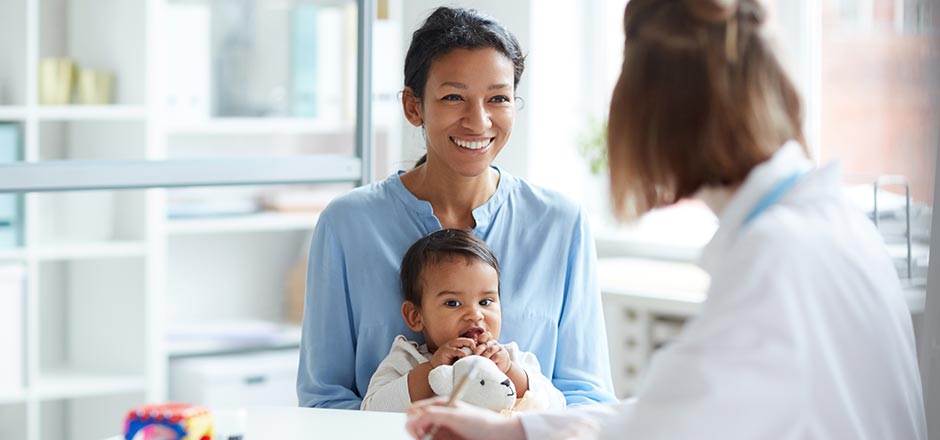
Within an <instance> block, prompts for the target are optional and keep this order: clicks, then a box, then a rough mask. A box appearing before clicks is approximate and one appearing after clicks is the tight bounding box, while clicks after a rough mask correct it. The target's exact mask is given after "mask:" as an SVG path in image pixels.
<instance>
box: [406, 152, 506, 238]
mask: <svg viewBox="0 0 940 440" xmlns="http://www.w3.org/2000/svg"><path fill="white" fill-rule="evenodd" d="M401 181H402V184H404V185H405V188H407V189H408V191H410V192H411V193H412V194H414V195H415V197H417V198H418V199H420V200H425V201H427V202H428V203H430V204H431V207H432V208H433V209H434V215H435V216H437V218H438V220H440V222H441V226H442V227H444V228H461V229H466V228H473V227H475V226H476V221H475V220H474V219H473V210H474V208H476V207H478V206H480V205H482V204H484V203H486V201H487V200H489V199H490V197H492V196H493V193H495V192H496V187H497V185H498V184H499V173H497V172H496V171H495V170H493V169H492V168H487V170H486V172H484V173H483V174H480V175H479V176H472V177H464V176H459V175H456V174H455V173H453V172H450V171H447V170H440V169H437V168H435V167H434V166H429V164H428V163H425V164H423V165H421V166H419V167H417V168H415V169H413V170H411V171H408V172H406V173H405V174H403V175H402V176H401Z"/></svg>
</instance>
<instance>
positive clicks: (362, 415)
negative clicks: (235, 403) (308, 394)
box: [245, 407, 411, 440]
mask: <svg viewBox="0 0 940 440" xmlns="http://www.w3.org/2000/svg"><path fill="white" fill-rule="evenodd" d="M246 428H247V432H246V433H245V440H254V439H272V440H274V439H294V438H306V439H391V440H394V439H402V440H405V439H409V440H410V439H411V436H410V435H408V432H407V431H405V414H403V413H383V412H371V411H350V410H340V409H315V408H291V407H284V408H278V407H267V408H250V409H248V423H247V426H246Z"/></svg>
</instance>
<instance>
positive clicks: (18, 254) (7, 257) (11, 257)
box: [0, 248, 26, 264]
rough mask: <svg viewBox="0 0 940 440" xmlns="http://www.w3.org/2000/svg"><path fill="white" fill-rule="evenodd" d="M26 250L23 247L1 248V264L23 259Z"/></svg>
mask: <svg viewBox="0 0 940 440" xmlns="http://www.w3.org/2000/svg"><path fill="white" fill-rule="evenodd" d="M25 259H26V251H25V250H23V248H12V249H0V264H2V263H4V262H10V261H23V260H25Z"/></svg>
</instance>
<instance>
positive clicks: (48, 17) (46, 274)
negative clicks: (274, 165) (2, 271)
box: [0, 0, 400, 440]
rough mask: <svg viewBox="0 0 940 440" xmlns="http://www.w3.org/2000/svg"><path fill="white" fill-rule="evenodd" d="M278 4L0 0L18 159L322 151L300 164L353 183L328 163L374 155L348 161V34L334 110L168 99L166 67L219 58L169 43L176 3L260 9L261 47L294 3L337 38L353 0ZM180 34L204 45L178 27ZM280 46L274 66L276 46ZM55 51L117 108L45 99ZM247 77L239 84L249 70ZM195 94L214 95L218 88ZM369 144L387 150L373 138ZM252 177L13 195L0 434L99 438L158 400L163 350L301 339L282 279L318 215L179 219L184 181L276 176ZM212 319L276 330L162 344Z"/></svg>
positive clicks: (5, 81) (386, 135) (387, 126)
mask: <svg viewBox="0 0 940 440" xmlns="http://www.w3.org/2000/svg"><path fill="white" fill-rule="evenodd" d="M223 3H224V4H223ZM276 3H277V4H276V5H273V6H272V5H271V4H269V3H268V2H250V1H249V2H222V3H220V2H213V1H211V0H4V1H3V2H0V123H9V122H12V123H15V124H17V126H18V128H19V134H20V138H21V148H22V150H21V151H20V152H19V154H18V157H19V159H20V160H22V161H23V162H27V163H48V164H50V165H51V164H56V163H66V162H68V161H86V160H88V161H109V160H122V161H164V160H174V159H190V158H199V159H205V158H208V159H213V158H218V159H229V158H242V157H262V158H263V157H298V158H300V156H303V159H304V160H305V161H309V160H311V159H316V158H322V160H319V161H318V162H317V163H307V162H302V163H304V167H305V168H304V169H305V170H306V169H310V170H311V173H313V175H312V176H311V177H317V176H318V175H319V174H316V173H320V174H324V173H326V174H325V177H323V178H322V179H321V180H323V181H325V182H332V181H334V180H338V181H342V182H345V185H346V186H345V187H343V188H341V189H340V190H342V191H345V190H347V189H349V188H352V187H353V186H354V185H355V184H356V183H357V181H354V180H352V178H351V177H350V178H345V177H343V178H337V177H329V176H336V175H349V173H348V172H346V171H337V170H339V169H342V170H346V169H347V168H349V167H351V166H358V163H359V162H367V160H363V159H369V158H361V157H357V155H358V154H359V151H358V150H357V148H356V138H357V132H359V127H357V125H356V123H357V112H356V109H355V105H356V102H355V99H353V98H354V97H355V96H354V95H355V93H356V69H357V59H356V56H355V51H356V45H355V44H350V43H349V42H348V41H347V42H346V43H345V44H337V41H332V40H331V41H330V45H331V46H332V47H338V48H339V49H335V50H334V53H332V54H331V56H334V57H340V58H341V59H340V58H337V59H336V60H337V61H342V62H336V63H326V64H324V65H325V66H335V69H336V70H335V71H333V72H330V73H328V74H326V75H325V77H324V78H323V79H324V80H328V81H339V82H341V83H342V85H341V87H339V86H337V87H336V88H337V89H339V88H341V89H342V93H344V95H343V94H341V95H331V96H330V97H329V98H330V99H333V100H337V99H338V101H335V104H336V105H337V108H339V109H341V110H338V111H336V112H332V113H331V114H327V115H323V114H321V117H313V116H309V115H308V116H305V117H298V116H296V115H291V114H289V113H291V112H293V111H294V110H290V109H288V107H284V106H283V105H282V106H281V107H278V105H280V104H278V101H277V100H274V101H271V102H272V103H273V104H271V105H268V104H270V103H268V104H265V105H267V106H268V107H270V108H269V110H270V111H266V112H260V113H257V114H255V113H252V111H247V112H246V114H241V115H239V114H232V113H231V112H229V113H225V115H224V116H223V115H222V113H224V112H220V111H219V110H218V108H217V106H218V105H219V104H218V103H217V102H212V103H211V105H208V106H207V107H206V108H208V109H209V112H208V114H202V115H198V114H190V113H187V112H186V111H181V110H179V109H176V108H172V107H171V106H170V104H169V96H170V94H171V90H172V89H173V87H177V86H180V83H178V82H175V81H176V80H175V79H174V78H178V77H175V76H174V75H176V73H174V72H177V73H178V72H180V71H181V72H183V74H184V75H188V74H189V73H191V72H192V69H199V68H197V67H195V66H194V64H198V63H203V66H202V67H201V69H203V73H206V72H208V74H210V75H211V74H212V73H211V72H212V69H209V68H208V67H206V66H211V63H214V62H216V61H217V60H218V57H217V56H215V54H212V55H213V56H212V57H209V55H210V54H209V53H208V52H205V53H202V55H201V56H203V58H199V57H196V58H193V57H189V58H186V57H179V56H177V55H179V54H178V53H177V52H174V48H173V42H174V41H176V40H174V39H175V38H176V35H175V33H176V32H178V30H179V29H180V25H181V24H182V23H177V22H174V21H173V20H178V19H181V18H180V17H181V16H180V15H178V14H176V13H175V12H174V11H173V9H174V8H175V7H176V6H193V5H196V6H198V7H201V8H203V9H202V10H203V11H210V13H211V11H212V8H213V7H215V8H218V7H222V8H232V7H238V6H237V5H242V6H244V5H255V6H254V7H258V8H269V9H266V10H264V11H260V12H257V13H258V17H256V18H257V20H253V21H252V20H249V21H250V22H252V23H256V24H257V26H259V27H258V28H257V29H255V31H257V32H261V33H262V35H265V36H266V37H272V40H270V41H260V40H259V42H258V44H259V45H262V46H263V45H268V46H266V47H260V46H259V50H262V51H263V52H264V53H268V52H271V53H280V52H278V50H277V47H276V46H277V45H286V44H287V43H288V42H287V41H284V40H277V38H286V37H289V38H297V36H291V35H289V34H287V33H285V32H282V31H283V29H281V27H279V26H278V25H277V23H280V21H278V20H281V21H283V20H284V19H285V17H286V16H284V15H283V14H285V13H286V12H285V11H288V10H289V9H290V7H291V5H292V4H303V5H308V6H309V5H311V4H316V5H318V7H320V8H322V9H323V10H327V9H329V10H330V12H329V14H332V15H330V17H331V18H340V19H342V20H341V21H342V26H345V27H341V28H337V29H334V30H333V31H338V32H341V34H338V35H339V36H340V38H344V39H348V37H349V36H350V33H351V35H353V36H355V35H356V32H355V26H357V24H356V20H355V12H356V8H355V6H356V5H357V1H356V0H313V1H308V0H289V1H287V2H276ZM392 3H393V6H392V9H395V8H396V7H400V6H395V5H396V4H398V2H397V0H392ZM199 5H201V6H199ZM220 5H221V6H220ZM233 5H235V6H233ZM331 8H332V9H331ZM177 12H178V11H177ZM232 12H233V11H232V10H231V9H228V10H227V12H226V13H232ZM279 14H280V15H279ZM190 24H191V23H190ZM215 24H216V23H215V22H213V28H212V29H213V30H214V29H216V28H215ZM272 26H273V27H272ZM350 26H352V27H350ZM388 26H389V25H388V23H386V24H385V27H386V28H388V29H387V30H386V32H387V33H388V34H389V35H394V36H396V37H397V36H398V34H399V32H397V30H396V28H394V27H391V28H389V27H388ZM206 37H207V38H208V40H207V41H205V42H204V43H205V46H206V47H207V48H211V47H212V44H216V43H218V41H219V40H218V39H219V38H221V36H219V35H214V34H211V33H207V34H206ZM341 41H342V40H341ZM183 43H184V44H198V43H197V42H196V40H195V39H193V38H189V37H187V38H184V39H183ZM272 44H273V45H275V47H274V50H272V46H271V45H272ZM394 44H397V42H395V43H394ZM394 44H393V46H392V47H394V48H395V50H398V49H397V46H394ZM207 50H208V49H207ZM348 51H352V53H351V54H350V53H349V52H348ZM197 53H198V52H197ZM279 56H282V58H281V59H280V61H279V62H283V61H284V58H283V56H284V54H283V53H280V55H279ZM50 57H52V58H68V59H70V60H72V61H73V62H74V63H75V64H76V65H77V66H79V67H82V68H91V69H95V70H102V71H106V72H110V73H111V74H113V78H114V87H113V104H110V105H80V104H68V105H43V104H41V102H40V93H39V92H40V76H41V75H40V70H41V69H40V67H39V66H40V61H41V60H42V59H44V58H50ZM236 58H237V57H236ZM263 61H264V60H257V59H253V64H251V65H268V64H271V63H267V64H266V63H264V62H263ZM174 69H176V70H175V71H174ZM180 69H182V70H180ZM244 73H245V74H246V75H248V76H247V78H249V79H250V78H251V75H252V74H258V72H255V71H246V72H244ZM284 74H285V72H283V71H281V72H280V73H279V75H280V77H283V76H284ZM187 79H188V77H187ZM210 79H211V78H210ZM259 81H260V82H259V84H262V85H263V86H265V87H268V86H270V85H271V84H276V82H272V81H273V80H271V78H267V77H266V78H263V79H261V80H259ZM241 84H242V85H244V87H245V90H246V91H252V90H254V92H257V91H258V90H259V89H258V87H259V86H258V84H249V83H244V82H243V83H241ZM205 86H206V87H211V86H213V84H211V83H207V84H205ZM396 86H397V85H396ZM260 90H262V91H264V90H263V89H260ZM190 91H191V90H190ZM203 92H205V91H203ZM254 92H253V93H254ZM206 93H207V96H209V97H210V98H212V99H218V95H217V94H216V92H211V93H209V92H206ZM349 93H353V96H350V95H349ZM380 93H381V94H382V96H393V95H394V93H391V92H390V91H380V92H377V94H380ZM254 96H262V97H263V98H264V99H268V98H270V97H272V96H273V97H277V96H279V95H278V94H277V93H274V94H270V93H269V94H264V93H262V94H261V95H254ZM351 106H352V107H351ZM245 108H248V110H251V108H249V107H245ZM236 113H237V112H236ZM394 116H397V114H396V115H394ZM385 119H390V118H385ZM385 119H381V118H380V120H377V121H375V123H374V124H372V125H373V126H375V127H377V128H378V130H379V132H378V133H376V139H377V141H376V144H377V145H378V146H379V148H380V149H382V148H384V149H386V150H387V149H393V148H395V143H396V142H397V139H399V138H400V136H398V135H397V133H395V130H398V128H397V125H398V124H396V123H393V122H392V121H390V120H385ZM395 121H397V119H395ZM367 151H368V150H367ZM376 154H378V155H380V156H383V155H384V157H386V158H387V153H383V152H382V151H379V152H377V153H376ZM337 155H338V156H341V157H340V158H339V159H337ZM350 158H352V159H355V160H353V161H351V160H349V159H350ZM255 163H257V162H252V165H254V164H255ZM262 163H264V162H263V161H262ZM86 165H88V166H87V168H86V169H87V170H88V171H87V172H88V173H90V174H89V175H88V176H82V175H81V174H76V175H71V176H70V177H69V178H70V179H71V180H72V181H76V180H85V178H87V179H88V180H94V179H96V178H97V176H94V175H91V174H95V173H100V170H101V169H102V168H96V167H95V166H91V165H90V164H86ZM324 167H329V168H331V169H330V170H326V169H324ZM83 171H84V170H83ZM47 172H48V171H47ZM186 172H188V173H191V172H192V170H187V171H186ZM337 173H339V174H337ZM344 173H345V174H344ZM380 173H382V174H384V173H385V171H384V170H383V171H381V172H380ZM363 177H365V178H366V180H368V178H370V177H372V176H363ZM149 178H151V177H150V176H149V175H148V179H149ZM187 182H193V181H192V180H189V181H187ZM246 182H254V183H253V184H252V185H254V186H244V187H225V188H209V189H203V188H197V189H196V191H193V190H192V189H187V188H180V189H177V188H171V189H100V190H97V189H96V190H90V191H84V190H83V191H72V192H33V193H27V194H25V195H23V196H22V210H21V214H22V218H23V219H24V227H23V231H22V239H21V243H20V244H19V245H17V246H14V247H11V248H0V268H2V267H4V266H7V265H15V266H17V267H18V268H22V271H21V272H22V274H23V283H22V286H23V289H22V293H21V295H20V294H17V299H21V300H22V310H23V313H22V321H23V324H22V334H23V337H22V338H21V339H22V348H21V349H18V350H17V351H19V352H18V353H14V356H4V357H3V359H0V372H3V371H6V370H4V369H3V368H4V367H5V366H6V365H5V364H4V362H19V363H21V365H22V373H21V376H22V377H21V379H18V382H21V385H22V386H16V387H13V388H11V389H4V388H3V387H2V386H3V383H2V381H0V438H3V439H7V438H10V439H25V440H52V439H56V440H60V439H66V440H68V439H95V438H106V437H110V436H113V435H115V434H117V433H118V430H119V429H120V426H121V422H122V420H123V417H124V415H125V413H126V411H127V410H128V409H129V408H131V407H133V406H136V405H139V404H141V403H145V402H160V401H165V400H166V399H167V397H168V390H169V386H168V383H167V379H166V377H167V370H168V365H169V363H170V362H171V360H172V359H174V358H178V357H193V356H214V355H224V354H231V353H240V352H247V351H253V352H254V351H264V350H267V349H270V350H278V349H280V350H283V349H286V348H292V347H296V346H298V345H299V328H298V327H297V326H296V323H290V322H287V321H288V319H287V313H286V308H287V307H288V299H287V293H286V290H287V285H286V284H287V283H286V277H287V274H288V273H289V272H291V271H296V268H297V267H298V264H302V260H303V258H304V257H305V254H306V248H307V246H308V243H309V237H310V234H311V233H312V230H313V228H314V227H315V226H316V222H317V219H318V213H317V212H314V211H310V212H294V211H284V212H281V211H275V210H267V209H268V208H264V209H258V210H256V211H254V212H247V213H244V214H242V215H206V216H202V217H198V216H195V217H186V218H177V217H174V215H175V213H177V212H179V209H178V208H179V207H178V206H177V205H176V204H177V203H178V202H179V201H180V200H185V199H186V198H187V197H189V196H191V195H192V194H191V193H192V192H201V193H200V194H196V195H197V196H199V197H204V198H205V197H208V199H210V200H227V199H229V198H231V199H233V200H235V199H240V200H245V199H253V198H255V197H257V196H258V194H260V193H262V192H264V191H267V190H269V189H270V188H268V187H264V186H262V185H264V184H267V183H268V182H265V181H252V180H251V179H250V178H246ZM225 184H226V185H227V184H228V183H225ZM246 185H247V183H246ZM127 186H128V187H129V188H134V187H136V186H146V183H145V184H143V185H127ZM170 186H173V185H170ZM323 186H325V185H321V186H320V187H323ZM106 187H108V185H107V184H99V185H97V186H96V185H91V186H86V188H106ZM52 188H56V186H55V185H53V186H52ZM340 190H338V191H340ZM188 191H189V192H190V193H189V194H188V193H187V192H188ZM0 281H2V280H0ZM0 287H2V286H0ZM0 290H3V289H0ZM0 293H2V292H0ZM0 300H2V298H0ZM0 304H2V303H0ZM0 311H2V310H0ZM0 317H2V314H0ZM213 321H226V322H235V323H239V322H244V323H250V322H269V323H274V324H275V325H278V326H280V327H279V328H280V329H281V330H279V331H278V332H277V334H276V335H275V337H272V338H271V339H270V340H267V341H266V342H264V343H257V344H248V343H243V344H238V343H236V344H228V345H226V344H221V345H220V344H211V343H209V344H205V343H191V344H185V343H171V342H170V341H169V340H168V329H170V328H175V327H174V326H178V325H186V324H195V323H210V324H211V323H212V322H213ZM2 330H3V327H2V325H0V331H2Z"/></svg>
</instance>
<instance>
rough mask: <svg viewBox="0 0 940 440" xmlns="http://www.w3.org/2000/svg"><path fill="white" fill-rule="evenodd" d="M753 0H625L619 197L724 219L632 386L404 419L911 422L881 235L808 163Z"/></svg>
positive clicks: (779, 431) (537, 424) (806, 424)
mask: <svg viewBox="0 0 940 440" xmlns="http://www.w3.org/2000/svg"><path fill="white" fill-rule="evenodd" d="M764 17H765V12H764V9H763V8H762V7H761V6H760V5H759V4H758V3H757V1H755V0H740V1H735V0H725V1H721V0H632V1H630V2H629V3H628V5H627V8H626V13H625V17H624V29H625V34H626V48H625V51H624V57H625V58H624V63H623V70H622V72H621V75H620V79H619V81H618V83H617V85H616V88H615V90H614V93H613V98H612V101H611V106H610V129H609V133H608V134H609V143H608V151H609V157H610V172H611V187H612V193H613V197H614V203H615V208H616V210H617V213H618V214H619V215H620V216H621V218H634V217H635V216H637V215H640V214H642V213H645V212H647V211H649V210H650V209H653V208H656V207H659V206H665V205H669V204H672V203H674V202H676V201H677V200H679V199H681V198H683V197H696V198H698V199H701V200H703V201H704V202H705V203H706V204H707V205H708V206H709V207H710V208H711V209H712V210H713V211H714V212H715V213H716V214H717V215H718V217H719V221H720V227H719V229H718V231H717V233H716V234H715V236H714V238H713V239H712V240H711V242H710V243H709V244H708V245H707V246H706V247H705V249H704V252H703V255H702V256H701V265H702V266H703V267H704V268H705V270H706V271H708V273H709V274H710V275H711V286H710V288H709V291H708V299H707V300H706V301H705V303H704V305H703V308H702V311H701V314H700V315H699V316H698V317H697V318H696V319H694V320H692V321H691V322H690V323H689V324H688V325H687V326H686V328H685V329H684V330H683V332H682V333H681V334H680V335H679V336H678V337H677V339H676V340H675V341H674V342H672V343H671V344H669V345H668V346H666V347H664V348H663V349H661V350H660V351H659V352H658V353H657V354H656V355H655V356H654V357H653V359H652V362H651V364H650V366H649V371H648V375H647V376H646V377H645V379H644V382H643V384H642V385H641V386H640V388H639V390H638V393H637V398H636V399H635V400H632V401H628V402H622V403H619V404H614V405H603V406H596V407H589V408H577V409H574V410H569V411H566V412H557V413H531V414H525V415H521V416H519V417H515V418H504V417H501V416H498V415H496V414H494V413H489V412H484V411H482V410H476V409H473V408H470V407H465V406H463V407H459V408H456V409H454V408H448V407H445V406H444V404H443V402H442V401H441V400H439V399H438V400H434V399H432V400H428V401H424V402H420V403H418V404H417V405H416V406H415V407H414V408H412V410H411V411H410V413H409V419H408V425H407V428H408V430H409V431H410V432H411V434H412V435H414V436H415V437H421V436H422V435H424V434H425V433H426V432H428V431H429V430H430V429H431V427H432V426H434V425H440V426H441V428H442V429H441V430H440V431H439V432H442V433H444V434H446V435H448V436H450V437H457V438H481V439H484V438H485V439H497V438H499V439H514V438H515V439H522V438H529V439H550V438H568V437H593V436H597V437H599V438H605V439H614V438H616V439H631V438H637V439H646V438H668V439H677V438H679V439H686V438H696V439H697V438H722V439H766V438H774V439H804V438H820V439H848V438H851V439H925V438H926V436H927V432H926V422H925V415H924V407H923V399H922V395H921V383H920V376H919V373H918V369H917V361H916V358H915V349H914V337H913V332H912V327H911V319H910V315H909V312H908V310H907V308H906V306H905V303H904V300H903V296H902V292H901V287H900V284H899V282H898V278H897V275H896V273H895V270H894V268H893V266H892V263H891V261H890V260H889V258H888V256H887V255H886V252H885V250H884V249H885V248H884V244H883V243H882V241H881V239H880V236H879V235H878V233H877V231H876V230H875V228H874V227H873V225H872V224H871V222H870V221H869V220H868V219H866V218H865V217H864V216H863V215H862V214H861V213H859V212H857V210H856V209H854V208H853V207H852V206H850V204H849V203H848V202H847V201H846V199H845V197H843V195H842V193H841V192H840V176H839V168H838V167H837V166H828V167H825V168H822V169H813V164H812V162H810V161H809V160H808V159H807V155H806V151H805V150H806V149H805V144H804V143H803V135H802V133H801V130H800V126H801V125H800V122H801V121H800V119H801V115H800V100H799V97H798V96H797V93H796V91H795V89H794V87H793V85H792V83H791V82H790V80H789V79H788V78H787V76H786V75H785V74H784V71H783V69H781V66H780V64H779V62H778V60H777V58H776V57H775V56H774V55H773V53H772V52H771V50H770V47H769V45H768V44H767V41H766V40H765V38H764V36H763V35H762V34H761V24H762V22H763V21H764Z"/></svg>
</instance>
